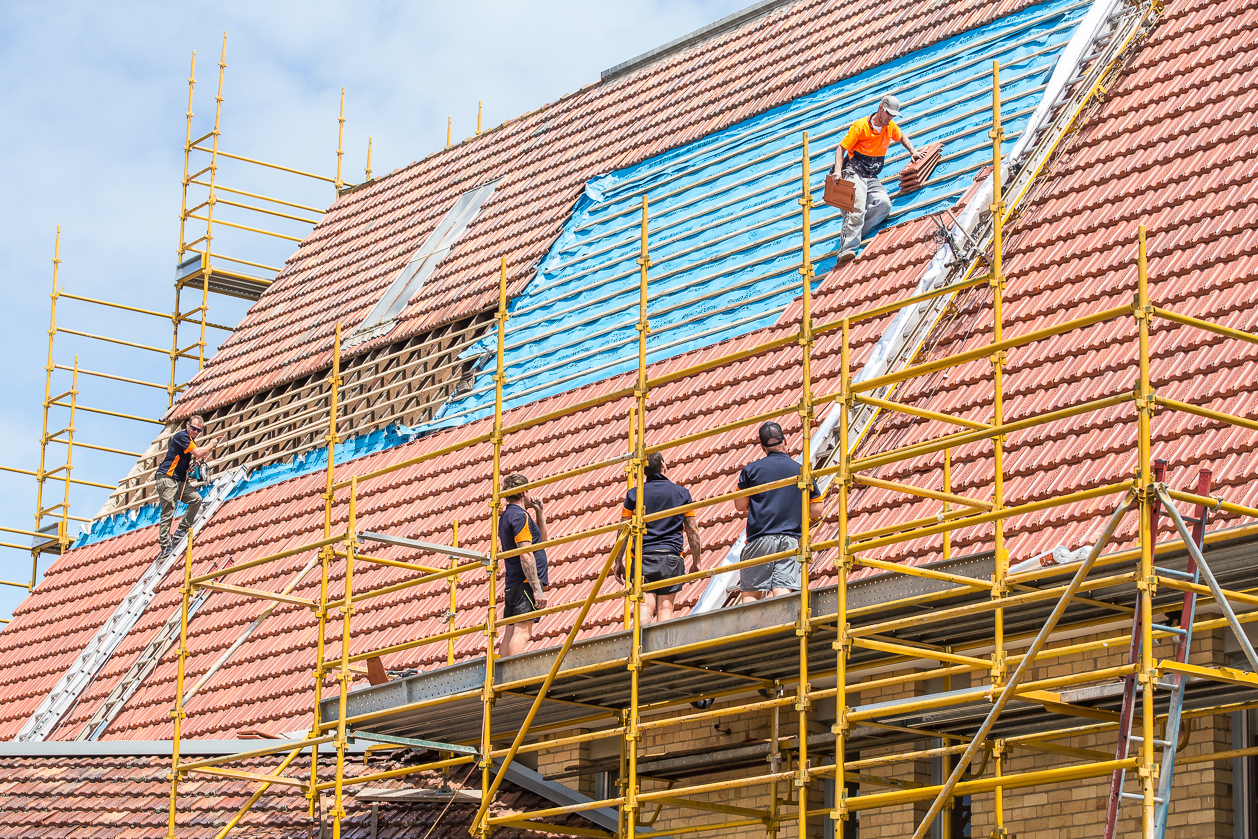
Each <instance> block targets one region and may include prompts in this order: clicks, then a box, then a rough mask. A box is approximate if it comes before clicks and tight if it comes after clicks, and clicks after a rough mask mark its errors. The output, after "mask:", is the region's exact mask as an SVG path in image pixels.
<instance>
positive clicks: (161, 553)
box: [157, 541, 175, 559]
mask: <svg viewBox="0 0 1258 839" xmlns="http://www.w3.org/2000/svg"><path fill="white" fill-rule="evenodd" d="M174 546H175V543H174V542H162V541H158V543H157V547H158V548H159V549H160V550H158V552H157V558H158V559H162V558H164V557H165V556H166V555H167V554H169V553H170V549H171V548H173V547H174Z"/></svg>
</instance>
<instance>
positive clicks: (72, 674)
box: [14, 468, 248, 742]
mask: <svg viewBox="0 0 1258 839" xmlns="http://www.w3.org/2000/svg"><path fill="white" fill-rule="evenodd" d="M247 475H248V473H247V471H246V470H245V469H244V468H239V469H236V470H234V471H232V472H230V473H228V474H226V475H223V476H221V477H219V478H218V479H217V480H215V481H214V482H213V483H212V484H211V485H210V490H209V493H208V494H207V495H206V497H205V500H204V502H203V503H202V505H201V511H200V512H199V513H198V514H197V518H196V521H195V522H193V524H192V532H193V533H197V532H199V531H200V530H201V529H202V528H203V527H205V525H206V523H208V522H209V520H210V519H211V518H212V517H213V516H214V513H215V512H217V510H218V508H219V507H221V506H222V505H223V502H225V501H226V500H227V499H228V497H229V496H230V495H231V493H232V490H234V489H235V488H236V486H237V485H238V484H239V483H240V482H241V481H243V480H245V478H246V477H247ZM187 544H188V543H187V538H186V537H185V538H182V539H180V540H179V541H178V542H176V543H175V545H174V549H173V550H171V551H170V553H168V554H166V555H164V556H158V557H157V558H156V559H154V560H153V562H152V564H151V565H149V567H148V568H147V569H145V571H144V573H143V574H142V575H141V576H140V579H139V580H137V581H136V584H135V585H134V586H132V588H131V591H130V592H128V593H127V595H126V596H125V597H123V598H122V602H121V603H119V604H118V606H117V608H115V609H114V612H113V614H112V615H110V616H109V618H108V619H107V620H106V621H105V622H104V624H102V625H101V627H100V628H99V629H98V630H96V634H95V635H94V636H92V640H91V641H89V642H88V643H87V646H86V647H84V648H83V651H82V652H80V653H79V656H78V658H76V659H75V660H74V662H73V663H72V664H71V665H70V668H69V669H68V670H66V672H65V673H64V674H63V675H62V677H61V679H60V680H59V681H58V682H57V684H56V685H55V686H54V687H53V689H52V690H51V691H49V693H48V695H47V696H45V697H44V701H43V702H41V703H40V705H39V707H38V708H37V709H36V710H35V713H33V714H31V717H30V719H29V720H27V721H26V724H25V725H23V726H22V730H21V731H20V732H18V735H17V737H16V738H14V739H16V740H23V741H28V742H30V741H42V740H45V739H47V738H48V736H49V735H51V734H52V733H53V732H54V731H55V730H56V728H57V726H58V725H59V724H60V723H61V718H62V717H63V716H65V714H66V712H67V711H69V710H70V709H71V708H73V707H74V704H75V703H76V702H77V701H78V699H79V696H80V695H81V694H82V693H83V691H84V690H85V689H86V688H87V686H88V685H90V684H91V683H92V680H93V679H95V678H96V675H97V674H98V673H99V672H100V670H101V668H102V667H104V666H105V662H107V661H109V658H110V656H112V655H113V653H114V650H116V649H117V648H118V645H119V644H120V643H122V639H124V638H126V637H127V634H128V633H129V632H130V631H131V629H132V628H133V627H134V626H135V624H136V622H137V621H139V619H140V615H142V614H144V611H145V610H146V609H147V608H148V606H149V604H150V603H152V602H153V596H154V595H155V594H156V592H157V586H158V585H159V584H160V583H161V581H162V580H163V579H164V578H165V577H166V573H167V572H168V571H170V568H171V566H172V565H174V564H175V561H176V560H177V559H179V557H180V556H182V555H183V552H184V550H186V548H187ZM154 549H156V544H155V545H154Z"/></svg>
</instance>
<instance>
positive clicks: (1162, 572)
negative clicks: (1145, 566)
mask: <svg viewBox="0 0 1258 839" xmlns="http://www.w3.org/2000/svg"><path fill="white" fill-rule="evenodd" d="M1153 570H1154V572H1155V573H1157V574H1158V575H1159V576H1162V577H1179V578H1180V579H1181V580H1195V579H1197V575H1196V574H1189V573H1188V572H1187V571H1178V570H1176V569H1174V568H1154V569H1153Z"/></svg>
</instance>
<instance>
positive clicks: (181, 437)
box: [154, 416, 218, 555]
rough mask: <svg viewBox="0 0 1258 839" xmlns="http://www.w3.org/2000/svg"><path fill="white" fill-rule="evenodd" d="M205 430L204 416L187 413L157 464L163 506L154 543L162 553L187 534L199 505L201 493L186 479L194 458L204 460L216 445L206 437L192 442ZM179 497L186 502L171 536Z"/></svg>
mask: <svg viewBox="0 0 1258 839" xmlns="http://www.w3.org/2000/svg"><path fill="white" fill-rule="evenodd" d="M204 430H205V420H203V419H201V417H200V416H193V417H190V418H189V419H188V421H187V422H186V423H184V427H183V428H182V429H181V430H180V431H177V432H175V435H174V436H173V437H171V438H170V443H169V444H168V445H167V446H166V457H165V459H163V460H162V462H161V464H160V465H158V467H157V476H156V478H155V480H154V483H155V484H156V486H157V501H158V503H159V504H160V505H161V508H162V513H161V517H160V518H159V519H158V522H157V543H158V545H160V546H161V549H162V555H165V554H168V553H170V551H171V549H172V548H174V546H175V543H176V542H178V541H179V540H180V539H182V538H183V537H184V536H185V535H187V533H188V528H189V527H191V526H192V522H194V521H195V520H196V517H197V512H198V511H199V510H200V509H201V494H200V493H199V492H197V484H196V481H189V480H188V467H189V466H191V465H192V461H194V460H202V461H203V460H205V459H206V458H207V457H209V456H210V453H211V452H213V451H214V447H215V446H216V445H218V440H217V439H210V440H207V441H206V442H205V443H202V444H201V445H199V446H198V445H197V444H196V443H194V442H193V440H195V439H196V438H197V436H198V435H199V434H200V433H201V432H202V431H204ZM180 501H182V502H183V503H184V504H186V505H188V506H187V508H186V509H185V510H184V511H183V518H181V519H180V520H179V529H178V530H176V531H175V537H174V538H173V539H172V538H171V536H170V523H171V521H172V520H173V519H174V518H175V506H176V505H177V504H178V503H179V502H180Z"/></svg>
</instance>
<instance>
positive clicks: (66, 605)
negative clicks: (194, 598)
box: [0, 527, 157, 740]
mask: <svg viewBox="0 0 1258 839" xmlns="http://www.w3.org/2000/svg"><path fill="white" fill-rule="evenodd" d="M156 532H157V531H156V529H155V528H152V527H150V528H146V529H145V530H142V531H137V532H134V533H128V534H125V535H123V536H119V537H118V538H116V539H111V540H108V541H106V542H98V543H96V544H94V545H91V546H89V547H86V548H83V549H81V550H73V551H69V552H67V553H66V554H65V555H63V556H61V557H59V558H58V559H57V560H56V561H55V562H54V563H53V564H52V565H51V566H50V567H49V568H48V570H47V572H45V574H44V578H43V580H42V581H41V582H40V583H39V585H38V586H37V587H36V588H35V591H33V592H32V593H31V594H30V595H29V596H28V597H27V598H26V599H25V600H23V601H22V603H21V604H20V605H19V606H18V607H17V608H16V609H15V610H14V613H13V623H12V624H10V626H14V625H16V626H17V627H19V632H18V633H17V634H15V635H14V636H13V638H5V637H4V634H5V633H0V648H2V649H4V650H5V651H6V653H5V654H7V655H11V656H13V663H14V664H15V666H13V667H11V668H5V669H4V671H3V674H2V675H0V695H3V697H4V701H3V703H0V704H2V705H3V709H2V710H0V717H2V718H3V725H4V731H5V734H4V735H3V736H2V737H0V739H5V740H10V739H12V738H13V737H14V735H16V734H17V732H18V730H19V729H20V728H21V727H22V724H23V723H24V722H25V721H26V719H27V718H28V717H29V716H30V715H31V713H33V712H34V711H35V709H36V708H37V707H39V704H40V702H42V701H43V698H44V697H45V696H46V695H47V694H48V691H49V690H51V689H52V687H53V686H54V685H55V684H56V683H57V681H58V680H59V679H60V678H61V676H62V675H63V674H64V673H65V671H66V669H67V668H69V667H70V665H71V664H72V663H73V662H74V660H75V659H76V658H77V657H78V655H79V653H80V651H81V650H82V649H83V648H84V647H85V646H87V643H88V641H90V640H91V639H92V636H93V635H94V634H95V633H96V630H97V628H99V627H100V626H101V625H102V624H104V622H105V620H106V619H107V618H108V617H109V616H110V614H112V613H113V611H114V608H115V607H116V606H117V605H118V604H119V603H120V602H121V601H122V598H123V597H124V596H125V595H126V593H127V592H128V591H130V590H131V587H132V586H133V585H135V583H136V581H138V580H139V579H140V575H141V574H143V573H144V570H145V569H146V568H147V567H148V566H149V564H150V563H151V562H152V561H153V558H154V556H155V553H156V552H155V551H154V550H153V547H152V546H153V541H154V539H155V538H156V537H155V536H154V534H155V533H156Z"/></svg>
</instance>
